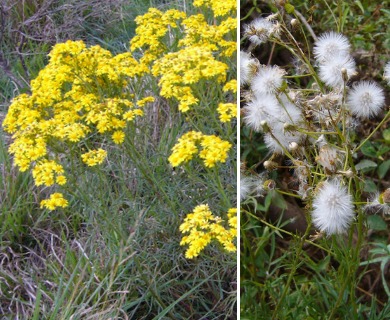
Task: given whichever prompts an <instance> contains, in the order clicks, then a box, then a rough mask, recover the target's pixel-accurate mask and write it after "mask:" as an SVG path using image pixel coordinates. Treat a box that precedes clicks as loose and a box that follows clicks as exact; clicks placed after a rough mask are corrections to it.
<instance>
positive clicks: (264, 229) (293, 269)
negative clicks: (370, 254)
mask: <svg viewBox="0 0 390 320" xmlns="http://www.w3.org/2000/svg"><path fill="white" fill-rule="evenodd" d="M264 3H265V2H262V4H264ZM267 3H268V2H267ZM270 3H272V5H270V7H271V8H272V10H270V11H272V13H270V14H268V15H266V14H262V15H261V16H259V17H254V16H253V15H250V13H251V12H252V11H249V12H248V15H247V16H245V19H246V18H249V19H248V20H249V21H248V22H246V23H245V24H244V25H243V27H242V39H241V41H242V51H241V53H240V57H241V61H240V68H241V69H240V86H241V101H242V108H241V115H242V117H241V119H242V122H241V141H240V142H241V160H242V164H241V185H240V186H241V188H240V189H241V190H240V192H241V194H240V199H241V208H242V210H241V238H242V242H241V243H242V248H241V261H242V263H241V270H242V275H241V277H242V278H241V279H242V284H243V285H242V291H243V295H242V300H241V301H242V303H243V309H242V310H245V312H246V313H247V314H248V315H249V314H250V315H251V316H253V312H255V313H256V311H258V310H260V309H258V306H257V305H254V304H253V303H252V302H251V301H253V300H254V299H253V297H254V296H257V297H259V299H262V300H261V303H260V305H261V317H269V318H275V319H276V318H285V317H287V318H289V317H294V316H293V314H294V312H295V311H296V310H299V307H296V306H295V303H296V302H297V301H299V304H301V303H302V305H303V308H305V311H303V309H301V313H299V312H298V311H297V313H296V314H299V316H301V314H302V312H306V311H307V313H305V314H306V315H307V316H311V317H314V318H316V317H322V316H325V317H328V318H332V317H335V316H336V314H337V315H338V316H339V313H338V311H339V310H338V308H339V306H340V303H341V301H343V299H345V297H346V296H348V301H355V300H354V299H355V298H356V297H355V290H356V286H359V284H358V282H359V280H360V278H359V270H358V266H359V263H360V261H361V260H360V259H364V256H362V248H363V246H365V245H367V243H365V241H366V240H367V239H365V235H366V231H367V229H368V228H369V227H370V224H369V223H366V222H367V221H369V220H370V216H372V214H373V213H375V214H376V217H377V218H378V219H379V221H382V222H383V223H384V224H385V225H386V223H385V221H386V219H388V217H387V216H386V215H387V214H388V213H389V212H390V211H389V208H390V203H389V202H388V199H386V197H385V195H386V194H387V193H388V190H389V189H387V188H388V186H387V184H386V183H381V181H380V180H379V179H378V182H377V184H378V186H377V189H378V190H379V191H378V192H374V193H371V192H369V191H371V190H369V188H368V185H367V181H365V180H366V179H365V173H366V172H369V171H368V170H367V169H369V168H371V169H372V162H373V161H370V160H368V159H365V156H366V155H367V152H366V149H367V146H368V145H369V144H370V140H371V139H372V138H373V137H374V136H375V135H378V134H380V133H382V134H383V136H384V135H385V130H384V127H385V124H386V122H388V121H389V119H390V112H389V108H388V105H386V94H388V89H389V85H390V83H389V82H388V81H386V80H387V79H388V78H387V76H388V74H387V72H388V67H384V66H380V68H381V70H380V71H379V72H380V73H381V74H383V77H382V76H379V77H376V78H375V79H374V77H372V76H370V75H365V74H363V73H362V72H361V66H360V65H359V64H358V62H356V61H355V56H356V55H353V49H356V48H353V46H352V45H351V43H350V41H349V39H348V37H347V36H346V35H344V34H343V33H342V32H341V30H342V27H340V25H341V23H340V24H336V25H337V26H338V28H337V31H330V30H329V31H325V32H323V33H322V34H319V35H318V36H317V35H316V34H315V32H314V31H313V29H312V27H311V25H310V23H309V22H308V21H307V20H306V19H305V17H304V16H303V15H302V14H301V13H300V12H299V11H298V10H296V8H295V7H294V6H292V5H291V4H290V3H289V2H288V1H274V2H273V1H272V2H270ZM341 3H342V2H339V4H340V5H341ZM264 7H266V5H265V4H264ZM302 7H304V6H302ZM256 9H257V8H256ZM262 9H263V7H262ZM329 10H330V7H329ZM339 12H340V16H341V11H339ZM332 14H333V12H332ZM336 22H339V21H337V20H336ZM318 27H319V28H320V27H322V26H321V25H320V26H318ZM309 35H310V36H309ZM383 67H384V73H382V68H383ZM379 72H375V73H373V74H378V73H379ZM383 80H384V81H383ZM367 127H368V128H370V129H369V130H367ZM363 128H364V129H363ZM385 149H386V147H385ZM387 150H388V149H387ZM385 152H386V151H384V153H385ZM382 159H383V158H382ZM374 165H375V166H377V165H376V164H375V163H374ZM388 169H389V168H388V167H387V169H386V168H384V167H383V171H382V174H383V175H382V177H381V178H383V177H384V176H385V175H386V174H387V172H388ZM385 199H386V200H385ZM284 235H285V236H286V237H287V239H286V238H285V237H284ZM278 239H280V240H278ZM367 242H368V241H367ZM311 249H313V251H315V252H316V253H315V254H313V252H311V251H310V250H311ZM319 253H320V254H319ZM317 254H318V256H317ZM319 256H320V258H319ZM326 259H328V260H327V262H326V263H324V265H325V267H323V266H324V265H323V264H322V261H321V260H326ZM333 259H334V260H335V261H337V262H336V263H332V261H333ZM345 270H348V271H347V272H344V271H345ZM346 273H348V275H346ZM300 277H302V278H304V280H301V278H300ZM329 279H330V280H329ZM333 282H335V283H337V284H336V285H335V286H334V287H333V288H332V289H329V284H330V283H333ZM383 286H386V283H384V284H383ZM275 288H278V289H275ZM314 288H315V289H314ZM319 288H320V289H319ZM312 289H314V290H312ZM317 289H319V290H320V291H321V292H322V290H324V291H327V290H330V291H332V290H334V291H332V292H334V296H335V297H337V299H336V300H337V301H336V302H335V304H332V305H331V306H330V307H331V309H330V311H329V314H326V315H324V313H323V312H322V313H321V312H319V313H315V312H314V311H313V312H311V311H308V310H309V309H310V308H311V306H310V307H309V303H308V304H306V301H309V300H310V297H311V295H313V292H317ZM315 296H316V297H317V299H318V297H324V296H325V297H326V295H321V294H318V295H316V294H315ZM294 297H299V299H296V298H294ZM269 301H270V302H269ZM290 306H291V308H289V307H290ZM268 308H269V309H268ZM295 308H296V309H295ZM328 308H329V305H327V307H326V308H323V309H321V308H319V310H325V309H328ZM290 309H291V310H290ZM313 309H315V307H313ZM355 309H356V308H355ZM264 310H266V311H269V314H267V315H264V314H263V311H264ZM287 310H288V311H287ZM316 311H317V310H316ZM286 312H287V313H286ZM326 312H328V311H326ZM340 314H341V313H340ZM352 314H353V315H354V316H355V317H356V315H355V313H354V311H353V312H351V316H352ZM256 315H257V314H256ZM344 316H345V315H344ZM255 317H256V316H255ZM341 317H343V316H341Z"/></svg>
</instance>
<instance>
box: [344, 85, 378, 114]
mask: <svg viewBox="0 0 390 320" xmlns="http://www.w3.org/2000/svg"><path fill="white" fill-rule="evenodd" d="M384 103H385V95H384V93H383V90H382V88H381V87H380V86H378V85H377V84H376V83H375V82H371V81H360V82H358V83H357V84H355V85H354V87H353V88H352V89H351V90H350V91H349V93H348V96H347V104H348V107H349V109H350V110H351V112H352V114H354V115H356V116H357V117H359V118H370V117H373V116H376V115H377V114H378V113H379V112H380V110H381V108H382V107H383V105H384Z"/></svg>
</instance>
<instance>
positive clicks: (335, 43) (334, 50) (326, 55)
mask: <svg viewBox="0 0 390 320" xmlns="http://www.w3.org/2000/svg"><path fill="white" fill-rule="evenodd" d="M349 50H350V44H349V41H348V39H347V37H346V36H344V35H342V34H340V33H336V32H333V31H331V32H327V33H324V34H322V35H321V36H319V38H318V40H317V41H316V43H315V45H314V48H313V53H314V57H315V59H316V60H317V61H318V62H321V61H329V60H332V59H333V58H334V57H336V56H348V55H349Z"/></svg>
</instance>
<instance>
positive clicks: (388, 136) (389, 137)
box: [382, 128, 390, 143]
mask: <svg viewBox="0 0 390 320" xmlns="http://www.w3.org/2000/svg"><path fill="white" fill-rule="evenodd" d="M382 136H383V139H385V141H386V143H390V128H389V129H386V130H384V131H383V132H382Z"/></svg>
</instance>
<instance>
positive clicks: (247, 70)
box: [240, 51, 259, 85]
mask: <svg viewBox="0 0 390 320" xmlns="http://www.w3.org/2000/svg"><path fill="white" fill-rule="evenodd" d="M258 68H259V62H258V61H257V59H254V58H252V57H251V55H250V54H249V53H247V52H244V51H240V85H245V84H248V83H249V82H250V81H251V79H252V78H253V76H254V74H255V73H256V71H257V69H258Z"/></svg>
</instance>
